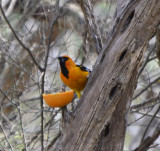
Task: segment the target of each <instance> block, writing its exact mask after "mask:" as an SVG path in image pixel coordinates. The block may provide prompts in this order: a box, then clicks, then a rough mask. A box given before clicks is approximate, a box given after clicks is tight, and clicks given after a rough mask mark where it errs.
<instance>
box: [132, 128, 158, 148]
mask: <svg viewBox="0 0 160 151" xmlns="http://www.w3.org/2000/svg"><path fill="white" fill-rule="evenodd" d="M159 135H160V128H159V127H157V128H156V129H155V131H154V133H153V135H152V136H151V137H147V138H146V139H145V140H144V141H143V142H142V143H141V144H140V146H139V147H137V148H136V149H135V150H134V151H146V150H148V148H149V146H150V145H151V144H153V143H154V141H155V140H156V139H157V138H158V136H159Z"/></svg>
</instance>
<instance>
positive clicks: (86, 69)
mask: <svg viewBox="0 0 160 151" xmlns="http://www.w3.org/2000/svg"><path fill="white" fill-rule="evenodd" d="M76 66H77V67H79V68H80V69H81V70H83V71H87V72H89V73H91V70H89V69H88V68H86V67H85V66H81V65H76Z"/></svg>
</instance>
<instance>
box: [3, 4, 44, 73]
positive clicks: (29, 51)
mask: <svg viewBox="0 0 160 151" xmlns="http://www.w3.org/2000/svg"><path fill="white" fill-rule="evenodd" d="M0 10H1V13H2V16H3V18H4V19H5V21H6V23H7V25H8V26H9V28H10V29H11V31H12V33H13V35H14V37H15V38H16V39H17V41H18V42H19V44H20V45H21V46H22V47H23V48H24V50H26V51H27V52H28V53H29V55H30V57H31V59H32V61H33V62H34V64H35V65H36V66H37V67H38V69H39V70H40V71H41V72H43V68H42V67H41V66H40V65H39V64H38V62H37V61H36V59H35V57H34V56H33V54H32V53H31V50H30V49H29V48H28V47H26V46H25V45H24V44H23V42H22V41H21V40H20V39H19V38H18V36H17V34H16V32H15V31H14V29H13V27H12V26H11V24H10V22H9V20H8V19H7V17H6V15H5V13H4V11H3V8H2V6H1V4H0Z"/></svg>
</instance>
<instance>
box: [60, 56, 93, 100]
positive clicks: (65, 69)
mask: <svg viewBox="0 0 160 151" xmlns="http://www.w3.org/2000/svg"><path fill="white" fill-rule="evenodd" d="M58 59H59V63H60V67H61V72H60V77H61V80H62V81H63V82H64V83H65V84H66V85H67V86H68V87H69V88H71V89H72V90H74V91H75V92H76V93H77V95H78V97H79V98H80V97H81V93H80V92H81V91H82V90H83V89H84V87H85V85H86V83H87V81H88V76H89V74H90V70H89V69H87V68H86V67H84V66H80V65H76V64H75V63H74V61H73V60H72V59H71V58H70V57H69V56H66V55H64V56H61V57H58Z"/></svg>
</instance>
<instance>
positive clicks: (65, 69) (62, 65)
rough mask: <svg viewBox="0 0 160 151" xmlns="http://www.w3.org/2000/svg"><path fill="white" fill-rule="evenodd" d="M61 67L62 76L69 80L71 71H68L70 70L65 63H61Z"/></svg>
mask: <svg viewBox="0 0 160 151" xmlns="http://www.w3.org/2000/svg"><path fill="white" fill-rule="evenodd" d="M60 66H61V72H62V74H63V75H64V76H65V77H66V78H67V79H68V78H69V76H68V74H69V71H68V69H67V68H66V66H65V62H61V61H60Z"/></svg>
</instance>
